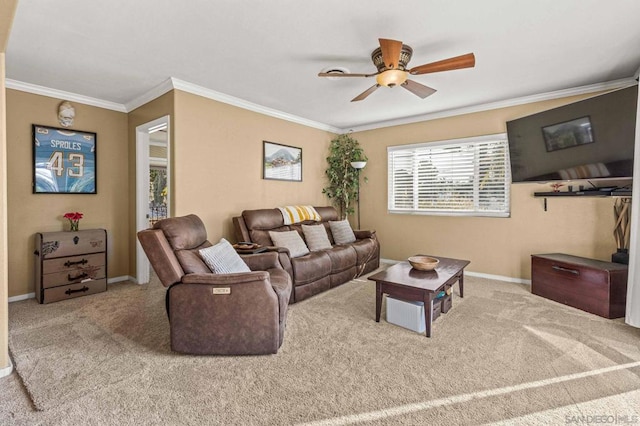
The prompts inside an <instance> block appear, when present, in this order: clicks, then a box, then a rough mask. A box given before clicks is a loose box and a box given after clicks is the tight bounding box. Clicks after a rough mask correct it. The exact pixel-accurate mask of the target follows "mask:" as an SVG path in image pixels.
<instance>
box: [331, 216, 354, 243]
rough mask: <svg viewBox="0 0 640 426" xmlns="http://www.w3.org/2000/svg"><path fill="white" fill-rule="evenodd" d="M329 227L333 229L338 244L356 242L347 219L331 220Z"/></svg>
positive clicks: (334, 238)
mask: <svg viewBox="0 0 640 426" xmlns="http://www.w3.org/2000/svg"><path fill="white" fill-rule="evenodd" d="M329 227H330V228H331V233H332V234H333V240H334V241H335V242H336V244H349V243H352V242H354V241H355V240H356V236H355V234H354V233H353V230H352V229H351V225H350V224H349V221H348V220H347V219H344V220H330V221H329Z"/></svg>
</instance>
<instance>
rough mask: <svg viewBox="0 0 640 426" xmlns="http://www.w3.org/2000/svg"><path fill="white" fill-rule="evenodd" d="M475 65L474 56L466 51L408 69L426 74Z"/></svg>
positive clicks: (411, 71) (412, 72) (415, 73)
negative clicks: (463, 53)
mask: <svg viewBox="0 0 640 426" xmlns="http://www.w3.org/2000/svg"><path fill="white" fill-rule="evenodd" d="M475 65H476V57H475V56H474V54H473V53H467V54H466V55H460V56H456V57H454V58H449V59H443V60H442V61H438V62H431V63H429V64H424V65H418V66H417V67H413V68H411V69H410V70H409V73H410V74H412V75H417V74H428V73H432V72H440V71H449V70H457V69H461V68H471V67H474V66H475Z"/></svg>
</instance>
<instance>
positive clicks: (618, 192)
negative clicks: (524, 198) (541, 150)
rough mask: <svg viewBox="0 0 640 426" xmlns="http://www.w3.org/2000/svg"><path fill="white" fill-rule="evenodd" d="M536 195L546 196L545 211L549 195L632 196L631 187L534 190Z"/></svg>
mask: <svg viewBox="0 0 640 426" xmlns="http://www.w3.org/2000/svg"><path fill="white" fill-rule="evenodd" d="M533 196H534V197H544V211H545V212H546V211H547V198H549V197H625V198H630V197H631V189H629V188H617V189H607V190H606V191H605V190H601V189H592V190H587V191H573V192H572V191H558V192H553V191H551V192H534V193H533Z"/></svg>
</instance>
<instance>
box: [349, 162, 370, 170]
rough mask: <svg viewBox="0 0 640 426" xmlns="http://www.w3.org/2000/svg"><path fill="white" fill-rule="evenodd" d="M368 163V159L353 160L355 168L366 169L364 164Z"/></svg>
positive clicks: (352, 164)
mask: <svg viewBox="0 0 640 426" xmlns="http://www.w3.org/2000/svg"><path fill="white" fill-rule="evenodd" d="M366 165H367V162H366V161H352V162H351V167H353V168H354V169H364V166H366Z"/></svg>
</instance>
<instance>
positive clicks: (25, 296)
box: [9, 293, 36, 303]
mask: <svg viewBox="0 0 640 426" xmlns="http://www.w3.org/2000/svg"><path fill="white" fill-rule="evenodd" d="M35 297H36V294H35V293H27V294H20V295H18V296H11V297H10V298H9V303H11V302H19V301H21V300H27V299H34V298H35Z"/></svg>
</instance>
